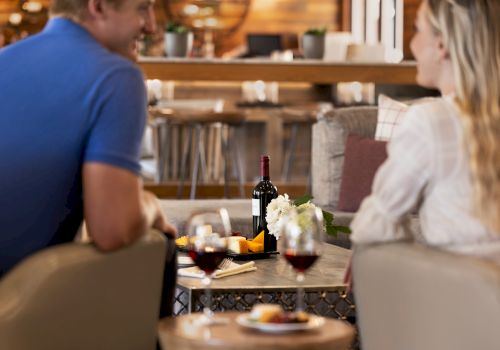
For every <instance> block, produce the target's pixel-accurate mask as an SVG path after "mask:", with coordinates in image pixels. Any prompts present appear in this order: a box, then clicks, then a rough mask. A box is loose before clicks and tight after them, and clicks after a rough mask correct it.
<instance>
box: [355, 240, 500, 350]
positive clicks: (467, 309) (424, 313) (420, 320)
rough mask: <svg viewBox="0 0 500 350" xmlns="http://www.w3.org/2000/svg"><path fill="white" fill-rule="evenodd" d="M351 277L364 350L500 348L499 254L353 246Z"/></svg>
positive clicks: (403, 245) (401, 246) (411, 246)
mask: <svg viewBox="0 0 500 350" xmlns="http://www.w3.org/2000/svg"><path fill="white" fill-rule="evenodd" d="M353 276H354V294H355V299H356V310H357V316H358V326H359V330H360V336H361V345H362V348H363V350H402V349H404V350H424V349H429V350H430V349H439V350H470V349H481V350H496V349H500V332H499V331H498V325H499V324H500V251H499V252H498V254H496V255H493V256H492V257H491V258H489V259H485V258H478V257H470V256H464V255H458V254H452V253H449V252H444V251H440V250H437V249H433V248H430V247H426V246H422V245H418V244H414V243H392V244H381V245H372V246H365V247H356V248H355V249H354V255H353Z"/></svg>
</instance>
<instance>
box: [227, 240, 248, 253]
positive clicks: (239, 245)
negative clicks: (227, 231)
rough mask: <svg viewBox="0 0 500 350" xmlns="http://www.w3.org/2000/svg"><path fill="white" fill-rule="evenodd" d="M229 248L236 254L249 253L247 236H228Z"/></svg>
mask: <svg viewBox="0 0 500 350" xmlns="http://www.w3.org/2000/svg"><path fill="white" fill-rule="evenodd" d="M227 249H228V250H229V251H230V252H232V253H236V254H246V253H248V242H247V240H246V238H245V237H241V236H233V237H228V238H227Z"/></svg>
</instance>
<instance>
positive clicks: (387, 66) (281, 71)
mask: <svg viewBox="0 0 500 350" xmlns="http://www.w3.org/2000/svg"><path fill="white" fill-rule="evenodd" d="M139 65H140V66H141V68H142V70H143V71H144V73H145V75H146V77H147V78H148V79H162V80H184V81H245V80H259V79H260V80H265V81H279V82H309V83H318V84H319V83H323V84H331V83H337V82H343V81H360V82H373V83H378V84H416V81H415V77H416V72H417V71H416V64H415V62H414V61H404V62H401V63H383V62H367V63H353V62H328V61H322V60H294V61H292V62H282V61H272V60H270V59H231V60H225V59H195V58H190V59H185V58H177V59H176V58H146V57H143V58H140V59H139Z"/></svg>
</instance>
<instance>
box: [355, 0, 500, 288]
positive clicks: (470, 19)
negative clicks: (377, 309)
mask: <svg viewBox="0 0 500 350" xmlns="http://www.w3.org/2000/svg"><path fill="white" fill-rule="evenodd" d="M415 28H416V34H415V36H414V37H413V39H412V42H411V45H410V47H411V50H412V52H413V54H414V56H415V59H416V61H417V72H418V73H417V82H418V83H419V84H420V85H422V86H425V87H430V88H437V89H439V90H440V91H441V94H442V98H438V99H433V100H431V101H429V102H424V103H419V104H417V105H414V106H412V107H410V109H409V110H408V112H407V115H406V117H405V119H404V121H403V122H402V124H401V125H400V128H399V129H398V131H397V132H396V135H395V136H394V138H393V139H392V140H391V142H390V143H389V144H388V154H389V157H388V159H387V160H386V162H385V163H384V164H383V165H382V166H381V168H380V169H379V171H378V173H377V175H376V177H375V181H374V185H373V189H372V194H371V195H370V196H369V197H368V198H366V199H365V200H364V202H363V203H362V205H361V208H360V210H359V212H358V214H357V215H356V217H355V219H354V221H353V223H352V225H351V227H352V229H353V234H352V237H351V239H352V241H353V243H355V244H360V243H372V242H381V241H391V240H399V239H415V240H419V241H421V242H423V243H425V244H428V245H432V246H435V247H438V248H441V249H446V250H450V251H455V252H458V253H463V254H488V253H489V252H492V251H497V252H498V251H500V1H499V0H424V1H423V2H422V4H421V6H420V8H419V10H418V15H417V19H416V22H415ZM415 210H416V211H418V214H419V222H420V225H421V235H418V236H417V235H415V234H414V233H413V232H411V231H410V230H409V229H408V227H409V225H408V223H409V216H410V215H409V213H411V212H412V211H415ZM348 271H349V269H348ZM347 279H348V282H349V276H347Z"/></svg>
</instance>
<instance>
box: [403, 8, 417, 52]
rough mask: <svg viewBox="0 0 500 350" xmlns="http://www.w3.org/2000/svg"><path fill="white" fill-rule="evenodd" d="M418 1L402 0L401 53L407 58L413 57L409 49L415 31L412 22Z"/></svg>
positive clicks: (415, 14) (415, 15)
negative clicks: (402, 27)
mask: <svg viewBox="0 0 500 350" xmlns="http://www.w3.org/2000/svg"><path fill="white" fill-rule="evenodd" d="M420 2H421V0H404V29H403V38H404V39H403V43H404V45H403V55H404V58H405V59H407V60H409V59H413V54H412V53H411V50H410V41H411V38H412V37H413V34H414V32H415V30H414V28H413V24H414V22H415V18H416V17H417V10H418V6H419V5H420Z"/></svg>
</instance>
